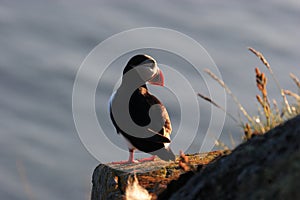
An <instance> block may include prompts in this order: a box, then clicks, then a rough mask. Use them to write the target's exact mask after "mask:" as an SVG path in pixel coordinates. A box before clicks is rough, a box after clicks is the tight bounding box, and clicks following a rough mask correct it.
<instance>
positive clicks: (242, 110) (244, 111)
mask: <svg viewBox="0 0 300 200" xmlns="http://www.w3.org/2000/svg"><path fill="white" fill-rule="evenodd" d="M204 71H205V72H206V73H207V74H208V75H210V76H211V77H212V78H213V79H215V80H216V81H217V82H218V83H219V84H220V85H221V86H222V87H223V88H224V89H225V91H226V92H227V93H228V94H229V95H230V96H231V97H232V99H233V100H234V102H235V103H236V104H237V105H238V107H239V109H240V110H241V112H242V113H243V115H244V116H245V117H246V118H247V119H248V121H249V122H251V123H252V124H254V121H253V120H252V118H251V117H250V115H249V114H248V113H247V111H246V110H245V108H244V107H243V106H242V104H241V103H240V102H239V101H238V99H237V97H236V96H235V95H234V94H233V93H232V91H231V90H230V89H229V88H228V86H227V85H226V84H225V83H224V82H223V81H222V80H221V79H219V78H218V77H217V76H216V75H215V74H214V73H212V72H211V71H210V70H209V69H205V70H204Z"/></svg>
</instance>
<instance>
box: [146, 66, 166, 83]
mask: <svg viewBox="0 0 300 200" xmlns="http://www.w3.org/2000/svg"><path fill="white" fill-rule="evenodd" d="M148 83H150V84H152V85H159V86H164V75H163V73H162V71H161V70H160V69H159V70H158V71H157V73H156V75H154V77H153V78H152V79H151V80H149V81H148Z"/></svg>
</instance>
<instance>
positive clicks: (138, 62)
mask: <svg viewBox="0 0 300 200" xmlns="http://www.w3.org/2000/svg"><path fill="white" fill-rule="evenodd" d="M128 72H130V73H133V74H134V75H135V76H136V77H139V78H140V79H142V81H143V82H144V83H146V82H148V83H150V84H153V85H160V86H164V76H163V73H162V71H161V70H160V69H159V68H158V66H157V63H156V61H155V60H154V58H152V57H151V56H148V55H136V56H134V57H132V58H131V59H130V60H129V61H128V63H127V65H126V67H125V68H124V70H123V77H124V75H125V74H126V73H128Z"/></svg>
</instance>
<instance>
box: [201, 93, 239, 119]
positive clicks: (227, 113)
mask: <svg viewBox="0 0 300 200" xmlns="http://www.w3.org/2000/svg"><path fill="white" fill-rule="evenodd" d="M197 95H198V96H199V97H201V98H202V99H204V100H206V101H208V102H209V103H211V104H212V105H214V106H216V107H217V108H219V109H221V110H222V111H223V112H225V113H226V115H228V116H229V117H230V118H231V119H232V120H233V121H235V122H236V123H238V120H237V119H236V118H235V117H234V116H233V115H232V114H230V113H229V112H227V111H226V110H225V109H224V108H223V107H221V106H220V105H218V104H217V103H216V102H214V101H213V100H212V99H211V98H209V97H207V96H204V95H202V94H200V93H198V94H197Z"/></svg>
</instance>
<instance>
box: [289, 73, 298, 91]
mask: <svg viewBox="0 0 300 200" xmlns="http://www.w3.org/2000/svg"><path fill="white" fill-rule="evenodd" d="M290 77H291V78H292V79H293V81H294V82H295V83H296V85H297V86H298V88H299V89H300V81H299V79H298V78H297V76H295V75H294V74H293V73H290Z"/></svg>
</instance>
